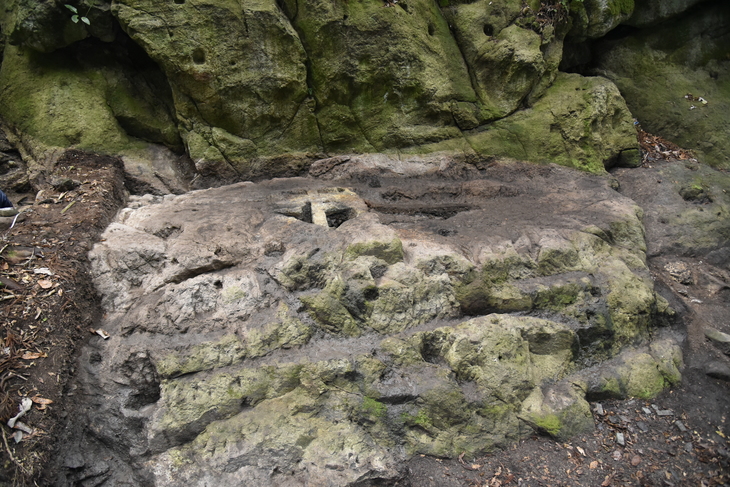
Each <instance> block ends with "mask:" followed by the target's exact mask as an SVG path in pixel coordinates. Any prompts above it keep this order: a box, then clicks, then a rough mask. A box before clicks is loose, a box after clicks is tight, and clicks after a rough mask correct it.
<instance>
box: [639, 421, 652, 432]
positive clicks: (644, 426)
mask: <svg viewBox="0 0 730 487" xmlns="http://www.w3.org/2000/svg"><path fill="white" fill-rule="evenodd" d="M636 426H638V427H639V429H640V430H641V431H643V432H644V433H646V432H647V431H649V427H648V426H647V425H646V423H645V422H643V421H637V422H636Z"/></svg>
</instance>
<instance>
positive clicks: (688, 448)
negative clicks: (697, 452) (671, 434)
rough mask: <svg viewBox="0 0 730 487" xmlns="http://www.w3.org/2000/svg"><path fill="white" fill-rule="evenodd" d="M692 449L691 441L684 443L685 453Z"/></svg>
mask: <svg viewBox="0 0 730 487" xmlns="http://www.w3.org/2000/svg"><path fill="white" fill-rule="evenodd" d="M692 450H694V446H693V445H692V443H685V444H684V451H686V452H687V453H689V452H691V451H692Z"/></svg>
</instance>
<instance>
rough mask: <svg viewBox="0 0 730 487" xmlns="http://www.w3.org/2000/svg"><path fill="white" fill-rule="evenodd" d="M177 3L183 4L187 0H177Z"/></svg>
mask: <svg viewBox="0 0 730 487" xmlns="http://www.w3.org/2000/svg"><path fill="white" fill-rule="evenodd" d="M175 3H176V4H178V5H182V4H183V3H185V0H175Z"/></svg>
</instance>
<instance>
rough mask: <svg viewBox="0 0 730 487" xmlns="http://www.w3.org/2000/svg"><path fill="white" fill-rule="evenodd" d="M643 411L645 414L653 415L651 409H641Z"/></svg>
mask: <svg viewBox="0 0 730 487" xmlns="http://www.w3.org/2000/svg"><path fill="white" fill-rule="evenodd" d="M641 410H642V411H644V414H651V409H649V408H641Z"/></svg>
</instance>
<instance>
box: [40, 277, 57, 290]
mask: <svg viewBox="0 0 730 487" xmlns="http://www.w3.org/2000/svg"><path fill="white" fill-rule="evenodd" d="M38 285H39V286H40V287H42V288H43V289H48V288H50V287H53V281H49V280H48V279H39V280H38Z"/></svg>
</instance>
